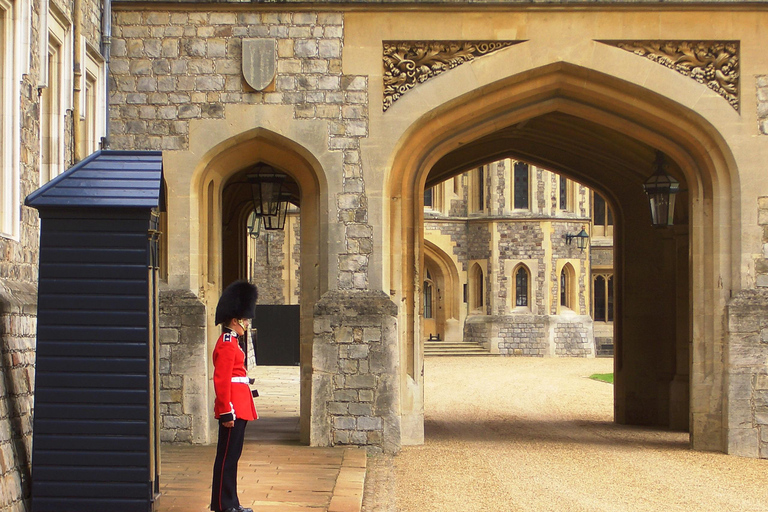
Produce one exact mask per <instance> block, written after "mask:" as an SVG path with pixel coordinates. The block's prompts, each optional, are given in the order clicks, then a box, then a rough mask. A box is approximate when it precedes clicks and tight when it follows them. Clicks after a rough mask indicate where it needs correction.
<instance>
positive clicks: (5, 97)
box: [0, 0, 16, 234]
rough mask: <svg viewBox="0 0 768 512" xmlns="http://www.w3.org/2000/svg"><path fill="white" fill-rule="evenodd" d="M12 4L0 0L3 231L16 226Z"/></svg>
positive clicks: (0, 179)
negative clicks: (12, 150)
mask: <svg viewBox="0 0 768 512" xmlns="http://www.w3.org/2000/svg"><path fill="white" fill-rule="evenodd" d="M12 19H13V5H12V4H10V3H9V2H8V1H7V0H0V42H1V43H2V44H0V99H1V100H2V101H1V102H0V119H1V120H2V123H1V124H0V171H1V172H2V175H1V176H0V206H2V208H0V215H1V216H2V217H0V221H2V222H1V223H0V227H1V228H2V229H0V231H2V232H3V233H8V234H10V232H11V231H12V230H13V223H12V217H13V210H14V203H15V201H14V197H13V195H14V194H13V193H12V190H13V186H14V183H15V181H16V180H14V173H13V158H12V155H11V147H12V145H11V144H10V142H11V141H12V140H13V137H12V135H11V134H12V132H13V116H12V112H13V107H12V104H13V96H14V94H13V87H12V83H13V80H12V78H11V77H12V67H13V46H14V45H13V42H14V41H13V25H12V24H11V20H12Z"/></svg>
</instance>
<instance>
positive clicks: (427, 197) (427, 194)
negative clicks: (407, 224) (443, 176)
mask: <svg viewBox="0 0 768 512" xmlns="http://www.w3.org/2000/svg"><path fill="white" fill-rule="evenodd" d="M434 190H435V189H434V187H430V188H428V189H426V190H425V191H424V208H432V200H433V198H434Z"/></svg>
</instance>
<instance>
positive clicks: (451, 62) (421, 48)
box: [383, 41, 523, 112]
mask: <svg viewBox="0 0 768 512" xmlns="http://www.w3.org/2000/svg"><path fill="white" fill-rule="evenodd" d="M522 42H523V41H384V42H383V43H384V54H383V60H384V103H383V110H384V112H386V111H387V109H388V108H389V107H391V106H392V104H393V103H394V102H395V101H397V100H398V99H400V98H401V97H402V96H403V95H404V94H405V93H407V92H408V91H409V90H410V89H412V88H414V87H415V86H416V85H417V84H420V83H423V82H426V81H427V80H429V79H430V78H433V77H435V76H437V75H439V74H441V73H443V72H445V71H448V70H450V69H453V68H455V67H456V66H459V65H460V64H464V63H465V62H469V61H471V60H474V59H475V57H480V56H482V55H487V54H489V53H493V52H495V51H497V50H501V49H502V48H506V47H508V46H512V45H514V44H518V43H522Z"/></svg>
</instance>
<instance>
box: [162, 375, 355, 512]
mask: <svg viewBox="0 0 768 512" xmlns="http://www.w3.org/2000/svg"><path fill="white" fill-rule="evenodd" d="M249 374H251V376H253V377H254V378H256V386H257V387H258V389H259V393H260V394H261V396H260V397H259V398H257V399H256V408H257V410H258V412H259V417H260V419H259V420H257V421H254V422H250V423H249V424H248V427H247V429H246V434H245V437H246V441H245V445H244V446H243V454H242V456H241V457H240V465H239V466H238V480H239V481H238V492H239V494H240V503H241V504H242V505H243V506H245V507H250V508H253V509H254V510H257V511H259V512H321V511H322V512H326V511H327V512H360V510H361V508H362V501H363V486H364V483H365V472H366V466H367V457H366V452H365V450H363V449H359V448H354V447H346V448H318V447H309V446H302V445H300V444H299V443H298V432H299V429H298V425H299V412H298V411H299V400H298V389H299V387H298V368H294V367H258V368H254V369H253V370H251V371H250V372H249ZM215 455H216V447H215V446H213V445H211V446H191V445H163V447H162V453H161V471H162V473H161V475H160V492H161V496H160V498H159V500H158V501H157V504H156V506H155V511H156V512H203V511H208V510H209V504H210V496H211V468H212V465H213V460H214V457H215Z"/></svg>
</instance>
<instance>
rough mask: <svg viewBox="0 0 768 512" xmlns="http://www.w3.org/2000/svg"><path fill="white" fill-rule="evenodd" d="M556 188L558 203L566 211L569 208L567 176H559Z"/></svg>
mask: <svg viewBox="0 0 768 512" xmlns="http://www.w3.org/2000/svg"><path fill="white" fill-rule="evenodd" d="M558 189H559V190H558V205H559V207H560V209H561V210H563V211H568V210H569V209H570V208H569V206H570V205H569V204H568V203H569V201H568V178H566V177H565V176H560V179H559V187H558Z"/></svg>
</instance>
